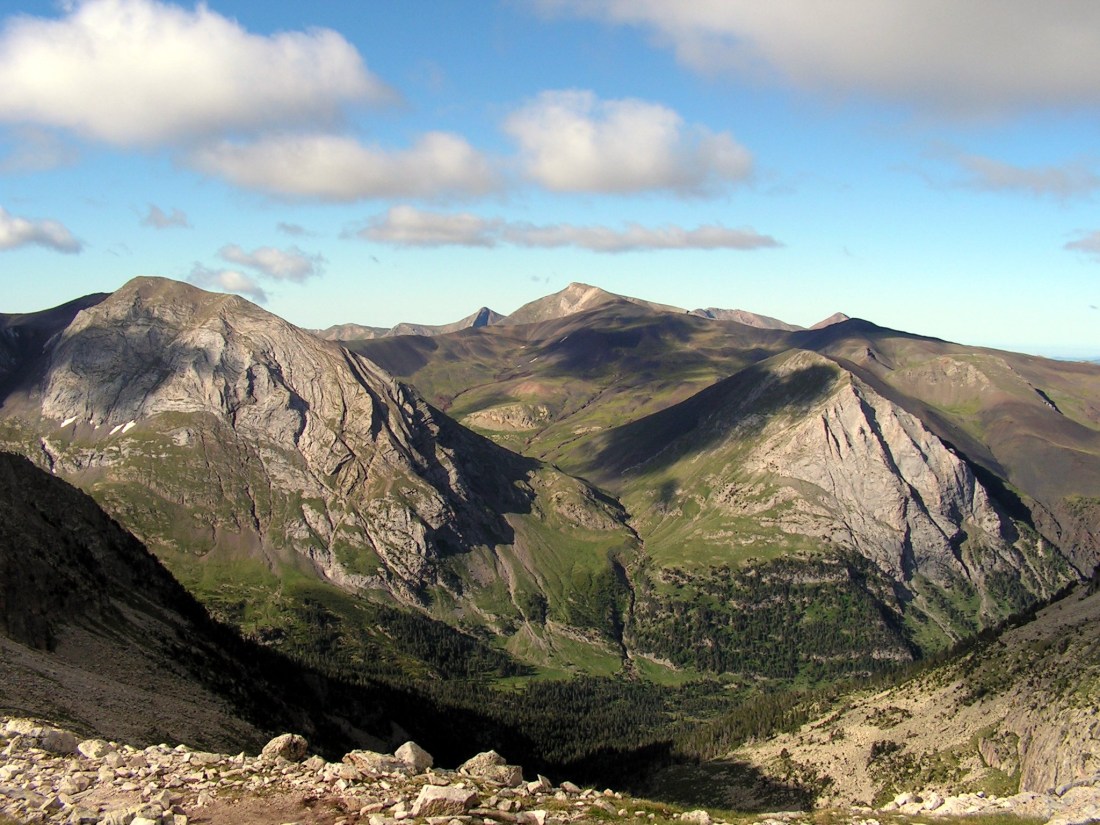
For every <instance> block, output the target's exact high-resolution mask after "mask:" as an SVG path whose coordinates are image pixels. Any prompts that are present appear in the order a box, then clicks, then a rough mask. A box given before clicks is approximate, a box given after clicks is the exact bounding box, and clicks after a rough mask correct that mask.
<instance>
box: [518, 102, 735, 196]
mask: <svg viewBox="0 0 1100 825" xmlns="http://www.w3.org/2000/svg"><path fill="white" fill-rule="evenodd" d="M504 128H505V130H506V131H507V132H508V133H509V134H510V135H511V136H512V137H514V138H515V139H516V140H517V141H518V142H519V146H520V155H521V162H522V166H523V170H524V172H525V174H526V175H527V176H528V177H529V178H531V179H532V180H534V181H536V182H538V183H540V184H542V185H543V186H545V187H547V188H548V189H551V190H554V191H558V192H608V193H629V192H643V191H649V190H666V191H675V192H679V193H693V194H702V193H705V192H709V191H714V190H717V189H721V188H722V187H724V186H726V185H728V184H729V183H731V182H736V181H743V180H745V179H746V178H747V177H748V176H749V175H750V173H751V171H752V158H751V156H750V154H749V152H748V150H746V149H745V148H744V147H743V146H741V145H740V144H738V143H737V142H736V141H735V140H734V139H733V137H731V136H730V135H729V134H726V133H716V132H712V131H710V130H708V129H706V128H704V127H702V126H687V125H686V124H685V123H684V121H683V119H682V118H681V117H680V115H678V114H677V113H676V112H674V111H673V110H672V109H669V108H667V107H665V106H661V105H658V104H656V103H650V102H647V101H643V100H633V99H625V100H603V101H602V100H599V99H597V97H596V96H595V95H594V94H593V93H592V92H589V91H581V90H572V91H550V92H543V93H542V94H540V95H539V96H538V97H537V98H535V100H534V101H532V102H531V103H530V104H528V105H527V106H524V107H523V108H522V109H520V110H519V111H517V112H515V113H513V114H512V115H511V116H510V117H509V118H508V119H507V120H506V122H505V126H504Z"/></svg>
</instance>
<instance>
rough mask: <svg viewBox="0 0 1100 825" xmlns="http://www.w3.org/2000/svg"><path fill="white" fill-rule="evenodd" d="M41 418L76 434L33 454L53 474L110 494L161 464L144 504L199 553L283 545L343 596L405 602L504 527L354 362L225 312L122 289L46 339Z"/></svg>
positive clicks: (161, 289) (390, 395)
mask: <svg viewBox="0 0 1100 825" xmlns="http://www.w3.org/2000/svg"><path fill="white" fill-rule="evenodd" d="M41 413H42V416H43V417H44V418H45V419H47V420H49V421H52V422H62V423H63V426H62V427H61V429H62V430H63V431H66V432H67V431H68V430H69V429H72V430H73V431H74V432H75V433H77V434H78V435H80V436H82V438H81V444H80V446H79V447H75V446H74V445H73V444H72V443H71V442H70V443H69V444H66V445H61V446H59V445H58V444H55V442H54V441H53V440H48V439H46V438H43V439H42V440H41V449H42V451H43V452H44V453H45V454H47V455H48V456H49V461H50V464H51V469H53V470H54V471H55V472H61V473H64V474H65V475H68V476H70V477H73V476H79V474H80V473H82V472H96V473H104V472H105V473H107V474H109V475H111V476H113V477H114V478H116V479H118V480H119V481H126V480H134V479H135V478H136V477H144V478H149V476H148V475H147V473H148V472H149V470H151V469H152V466H150V465H151V464H152V463H155V462H156V460H157V458H158V457H159V460H160V462H161V464H160V466H161V467H163V466H164V464H163V462H164V460H166V459H167V460H169V461H170V462H172V463H173V464H174V467H173V472H172V473H160V472H159V471H158V473H157V478H156V480H155V481H153V482H152V486H153V488H154V490H153V492H154V493H155V494H156V495H157V496H159V497H161V498H163V499H166V500H167V502H169V503H173V504H176V505H178V506H182V507H184V508H185V509H187V510H190V511H192V512H196V511H197V512H201V513H203V520H204V521H207V522H208V523H210V525H211V538H212V540H213V542H214V543H216V542H217V541H219V540H220V538H221V536H222V534H223V533H232V534H234V535H243V536H244V537H245V540H246V541H251V542H254V543H255V544H256V545H258V546H260V547H272V548H276V547H290V548H292V549H294V550H296V551H297V552H298V553H300V554H301V555H303V556H306V557H307V558H309V559H310V560H311V561H312V562H313V563H314V564H315V565H316V566H317V568H318V569H319V570H320V571H321V572H322V573H323V575H325V576H327V577H328V578H330V579H331V580H333V581H334V582H336V583H337V584H340V585H341V586H344V587H347V588H349V589H356V588H360V587H368V586H369V587H384V588H388V589H391V590H393V591H394V592H395V593H397V594H399V595H402V594H403V595H407V594H410V593H412V592H413V591H414V590H416V589H417V588H419V587H421V586H423V585H424V584H425V583H426V582H432V581H434V580H435V575H436V572H435V570H436V562H437V560H438V559H439V557H440V556H441V554H442V553H443V552H444V551H443V549H442V545H448V546H451V547H462V546H472V545H477V544H493V543H495V541H494V538H495V534H496V533H497V532H502V531H504V530H505V529H506V528H505V527H504V525H503V522H502V521H500V520H499V519H495V518H494V517H493V516H490V515H487V513H488V510H489V508H486V506H485V502H484V501H482V500H479V496H478V494H477V491H475V490H474V489H473V488H474V486H476V483H474V482H471V477H470V473H469V471H468V470H467V469H466V468H465V467H464V466H463V465H462V463H461V462H460V461H459V460H457V459H456V457H455V451H454V450H453V449H451V448H448V447H447V446H445V445H444V444H443V443H441V442H442V440H444V439H443V438H442V436H441V429H442V428H444V427H447V426H450V422H445V423H444V422H441V421H439V420H438V419H437V414H436V413H435V412H434V411H433V410H432V409H431V408H429V407H428V406H427V405H426V404H425V403H424V402H423V401H422V400H421V399H420V398H418V397H417V396H416V395H415V394H414V393H413V392H412V391H410V390H409V389H408V388H406V387H405V386H403V385H401V384H399V383H398V382H397V381H395V380H394V379H393V378H392V377H390V376H389V375H387V374H385V373H383V372H382V371H381V370H379V369H378V368H377V367H376V366H375V365H374V364H372V363H371V362H369V361H367V360H366V359H363V358H361V357H358V356H356V355H354V354H352V353H349V352H348V351H346V350H344V349H342V348H340V347H339V346H336V345H333V344H329V343H326V342H323V341H320V340H318V339H317V338H315V337H314V336H312V335H309V334H307V333H305V332H304V331H302V330H299V329H297V328H295V327H293V326H291V325H290V324H287V323H286V322H284V321H282V320H280V319H278V318H276V317H274V316H272V315H270V314H268V313H266V312H263V311H262V310H259V309H258V308H256V307H254V306H252V305H251V304H248V303H247V302H246V301H243V300H241V299H240V298H237V297H236V296H223V295H218V296H215V295H210V294H207V293H203V292H201V291H199V290H195V289H193V288H190V287H187V286H185V285H182V284H177V283H173V282H169V281H161V280H159V279H138V280H136V281H133V282H131V283H130V284H128V285H127V286H125V287H123V288H122V289H121V290H119V291H118V292H116V293H115V294H114V295H112V296H111V297H110V298H108V299H107V300H106V301H104V302H103V303H101V304H99V305H97V306H95V307H93V308H90V309H88V310H86V311H84V312H81V313H80V314H78V315H77V317H76V318H75V319H74V321H73V323H72V324H70V325H69V327H68V328H66V329H65V331H64V332H63V333H62V334H61V336H60V337H59V339H57V341H56V343H55V344H54V346H53V349H52V354H51V357H50V363H49V365H48V369H47V371H46V375H45V379H44V385H43V386H42V388H41ZM54 426H57V424H56V423H55V424H54ZM127 436H129V438H127ZM139 436H140V437H139ZM120 448H121V449H120ZM145 468H148V469H145ZM487 483H488V482H487ZM498 486H499V485H498ZM502 489H505V490H506V495H509V496H511V497H512V499H513V502H512V503H513V504H514V503H516V502H517V501H518V500H519V499H522V498H523V496H524V493H523V491H522V490H521V489H519V488H517V487H514V486H509V487H507V488H502ZM501 503H503V502H501ZM502 509H503V508H502ZM223 514H224V515H223ZM128 526H131V527H132V528H133V529H135V532H138V533H139V535H140V536H142V537H143V538H146V539H148V540H153V539H160V540H161V541H164V540H167V541H169V542H171V541H172V540H173V537H171V536H169V537H164V536H154V535H153V534H152V533H151V529H150V526H149V525H145V524H138V523H134V524H130V525H128ZM371 568H374V569H375V570H376V572H373V573H367V572H366V571H367V570H368V569H371Z"/></svg>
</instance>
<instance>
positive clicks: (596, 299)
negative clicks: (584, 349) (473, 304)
mask: <svg viewBox="0 0 1100 825" xmlns="http://www.w3.org/2000/svg"><path fill="white" fill-rule="evenodd" d="M615 303H630V304H634V305H636V306H642V307H647V308H649V309H652V310H655V311H657V312H671V313H676V314H680V313H687V312H688V310H685V309H681V308H680V307H675V306H671V305H668V304H659V303H654V302H652V301H644V300H642V299H640V298H631V297H630V296H627V295H617V294H615V293H613V292H607V291H606V290H603V289H600V288H599V287H595V286H590V285H588V284H582V283H577V282H574V283H571V284H569V285H568V286H567V287H565V289H563V290H561V291H559V292H555V293H554V294H552V295H547V296H546V297H544V298H537V299H535V300H534V301H530V302H529V303H526V304H524V305H523V306H521V307H520V308H519V309H517V310H516V311H515V312H513V313H511V314H510V315H501V314H500V313H498V312H494V311H493V310H491V309H489V308H488V307H482V308H481V309H479V310H478V311H477V312H474V313H473V314H471V315H468V316H466V317H465V318H463V319H461V320H459V321H455V322H453V323H450V324H438V325H431V324H415V323H407V322H402V323H399V324H396V325H395V326H393V327H390V328H389V329H385V328H382V327H366V326H361V325H359V324H337V325H335V326H331V327H328V328H327V329H323V330H315V332H316V334H317V335H319V336H320V337H321V338H324V339H325V340H328V341H361V340H372V339H375V338H392V337H394V336H398V335H424V336H435V335H446V334H447V333H450V332H458V331H459V330H463V329H471V328H472V329H477V328H480V327H485V326H494V325H501V326H518V325H522V324H536V323H540V322H542V321H553V320H560V319H562V318H567V317H569V316H570V315H576V314H578V313H582V312H586V311H587V310H590V309H595V308H597V307H600V306H605V305H607V304H615ZM689 314H691V315H696V316H698V317H700V318H709V319H711V320H718V321H736V322H737V323H739V324H745V325H746V326H751V327H758V328H760V329H781V330H790V331H793V330H798V329H803V327H800V326H797V325H795V324H788V323H786V322H785V321H781V320H779V319H778V318H771V317H769V316H767V315H759V314H757V313H755V312H748V311H746V310H743V309H718V308H717V307H710V308H708V309H693V310H691V311H690V313H689ZM846 320H848V316H847V315H845V314H844V313H842V312H837V313H835V314H833V315H831V316H829V317H828V318H826V319H824V320H822V321H819V322H818V323H816V324H814V325H813V326H812V327H810V329H821V328H823V327H826V326H828V325H830V324H835V323H839V322H840V321H846Z"/></svg>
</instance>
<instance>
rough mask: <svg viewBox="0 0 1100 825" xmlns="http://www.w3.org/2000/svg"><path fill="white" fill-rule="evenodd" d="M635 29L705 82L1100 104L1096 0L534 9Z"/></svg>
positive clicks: (952, 104) (585, 3)
mask: <svg viewBox="0 0 1100 825" xmlns="http://www.w3.org/2000/svg"><path fill="white" fill-rule="evenodd" d="M536 2H537V4H538V5H539V6H540V7H541V8H543V9H548V10H556V11H566V12H572V13H576V14H581V15H584V16H589V17H594V18H598V19H603V20H607V21H610V22H613V23H619V24H627V25H637V26H641V27H644V28H646V29H649V30H650V31H652V32H654V33H655V34H656V39H657V42H659V43H662V44H667V45H671V47H672V48H673V49H674V50H675V51H676V54H677V56H678V58H679V59H680V60H681V61H682V62H683V63H685V64H687V65H689V66H691V67H693V68H695V69H697V70H700V71H703V72H707V73H714V72H733V73H735V74H739V75H743V76H750V77H755V78H768V79H775V80H779V81H780V82H783V83H787V84H790V85H792V86H795V87H798V88H804V89H811V90H815V91H820V92H824V93H827V94H829V95H832V96H836V95H839V96H847V95H852V94H871V95H874V96H878V97H882V98H886V99H889V100H894V101H899V102H903V103H906V104H912V105H916V106H919V107H922V108H927V109H930V110H935V111H941V112H945V111H946V112H952V113H955V114H975V113H976V114H988V113H991V112H997V111H1005V110H1011V109H1015V108H1018V107H1026V106H1037V107H1065V106H1083V107H1093V106H1095V105H1096V104H1097V103H1098V102H1100V3H1096V2H1095V0H1059V2H1054V3H1052V2H1049V0H965V2H959V0H833V1H832V2H829V3H827V4H822V3H821V2H819V0H769V2H753V0H676V2H668V0H536Z"/></svg>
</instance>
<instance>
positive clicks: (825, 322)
mask: <svg viewBox="0 0 1100 825" xmlns="http://www.w3.org/2000/svg"><path fill="white" fill-rule="evenodd" d="M851 320H852V319H851V317H849V316H847V315H845V314H844V313H843V312H834V313H833V314H832V315H830V316H829V317H828V318H822V319H821V320H820V321H818V322H817V323H816V324H814V325H813V326H812V327H810V329H825V327H831V326H832V325H833V324H840V323H843V322H844V321H851Z"/></svg>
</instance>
